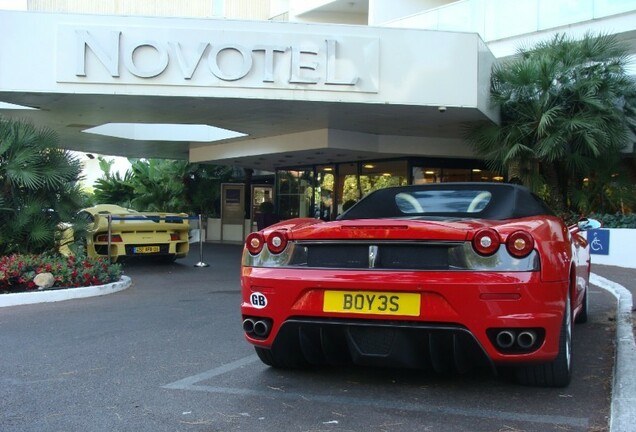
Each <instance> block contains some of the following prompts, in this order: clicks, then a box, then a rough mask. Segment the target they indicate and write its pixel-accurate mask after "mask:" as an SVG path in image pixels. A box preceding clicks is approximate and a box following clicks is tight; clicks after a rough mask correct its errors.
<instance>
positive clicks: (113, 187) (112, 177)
mask: <svg viewBox="0 0 636 432" xmlns="http://www.w3.org/2000/svg"><path fill="white" fill-rule="evenodd" d="M97 160H98V161H99V167H100V169H101V170H102V173H103V176H102V177H100V178H99V179H97V180H96V181H95V186H94V196H93V198H94V201H95V203H97V204H117V205H120V206H122V207H126V208H130V207H132V200H133V199H134V198H135V188H134V186H133V182H132V171H131V170H128V171H126V173H124V176H123V177H122V176H121V175H120V174H119V172H117V171H115V173H114V174H113V173H111V168H112V166H113V164H114V161H113V160H110V161H108V160H106V159H104V158H103V157H102V156H98V157H97Z"/></svg>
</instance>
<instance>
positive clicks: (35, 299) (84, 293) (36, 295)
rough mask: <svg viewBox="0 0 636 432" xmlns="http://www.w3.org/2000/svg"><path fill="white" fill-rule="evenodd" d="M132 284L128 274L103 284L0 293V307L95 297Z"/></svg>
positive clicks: (114, 291)
mask: <svg viewBox="0 0 636 432" xmlns="http://www.w3.org/2000/svg"><path fill="white" fill-rule="evenodd" d="M130 285H132V280H131V279H130V278H129V277H128V276H122V277H121V279H120V280H118V281H117V282H112V283H109V284H105V285H95V286H88V287H80V288H66V289H59V290H45V291H33V292H25V293H13V294H0V308H1V307H8V306H18V305H27V304H35V303H49V302H58V301H64V300H71V299H78V298H86V297H96V296H101V295H106V294H112V293H116V292H117V291H122V290H125V289H126V288H128V287H130Z"/></svg>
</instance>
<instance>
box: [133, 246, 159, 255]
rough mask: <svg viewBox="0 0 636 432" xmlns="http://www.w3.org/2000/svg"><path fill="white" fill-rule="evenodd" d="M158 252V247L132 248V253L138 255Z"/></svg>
mask: <svg viewBox="0 0 636 432" xmlns="http://www.w3.org/2000/svg"><path fill="white" fill-rule="evenodd" d="M160 250H161V249H160V248H159V246H137V247H135V248H133V252H134V253H138V254H147V253H157V252H159V251H160Z"/></svg>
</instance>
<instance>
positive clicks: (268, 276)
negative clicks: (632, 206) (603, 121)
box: [241, 183, 600, 387]
mask: <svg viewBox="0 0 636 432" xmlns="http://www.w3.org/2000/svg"><path fill="white" fill-rule="evenodd" d="M598 226H600V224H599V223H598V221H595V220H592V219H589V220H588V219H584V220H582V221H580V222H579V223H578V224H576V225H573V226H570V227H567V226H566V225H565V224H564V223H563V221H562V220H561V219H560V218H558V217H557V216H555V215H554V214H553V212H552V211H551V210H550V209H549V208H548V207H547V206H546V204H545V203H544V202H543V201H542V200H541V199H540V198H539V197H537V196H536V195H534V194H532V193H531V192H530V191H529V190H528V189H526V188H525V187H523V186H518V185H512V184H500V183H444V184H432V185H418V186H404V187H395V188H388V189H381V190H377V191H375V192H372V193H370V194H369V195H367V196H366V197H364V198H363V199H362V200H360V201H359V202H358V203H357V204H355V205H354V206H353V207H351V208H350V209H349V210H347V211H346V212H345V213H343V214H342V215H341V216H340V217H339V218H338V220H336V221H332V222H323V221H321V220H317V219H308V218H301V219H291V220H286V221H283V222H280V223H278V224H276V225H273V226H270V227H268V228H266V229H265V230H262V231H259V232H255V233H252V234H250V235H249V236H248V237H247V239H246V243H245V249H244V252H243V262H242V273H241V288H242V304H241V313H242V317H243V330H244V332H245V337H246V339H247V341H248V342H249V343H251V344H253V345H254V347H255V349H256V352H257V354H258V356H259V358H260V359H261V360H262V361H263V362H264V363H265V364H267V365H270V366H273V367H278V368H298V367H305V366H310V365H324V364H327V365H329V364H350V363H353V364H360V365H368V366H375V365H377V366H392V367H411V368H431V369H433V370H435V371H437V372H445V371H450V370H456V371H459V372H462V371H466V370H467V369H468V368H469V367H471V366H474V365H486V366H490V367H492V368H493V370H495V371H496V370H497V367H500V366H513V367H514V370H515V376H516V378H517V380H518V381H519V382H520V383H522V384H527V385H540V386H554V387H560V386H566V385H568V384H569V382H570V378H571V371H572V343H571V339H572V323H573V322H585V321H586V320H587V313H588V294H587V292H588V277H589V273H590V255H589V248H588V243H587V241H586V240H585V238H584V237H583V236H581V235H580V232H581V231H583V230H587V229H590V228H598Z"/></svg>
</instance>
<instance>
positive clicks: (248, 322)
mask: <svg viewBox="0 0 636 432" xmlns="http://www.w3.org/2000/svg"><path fill="white" fill-rule="evenodd" d="M254 324H255V323H254V320H253V319H251V318H245V319H244V320H243V331H244V332H245V333H253V332H254Z"/></svg>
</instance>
